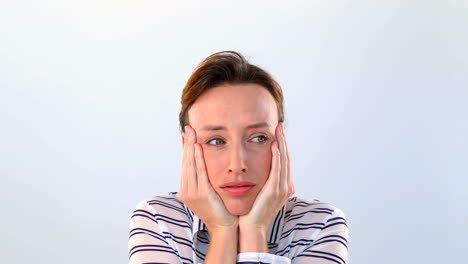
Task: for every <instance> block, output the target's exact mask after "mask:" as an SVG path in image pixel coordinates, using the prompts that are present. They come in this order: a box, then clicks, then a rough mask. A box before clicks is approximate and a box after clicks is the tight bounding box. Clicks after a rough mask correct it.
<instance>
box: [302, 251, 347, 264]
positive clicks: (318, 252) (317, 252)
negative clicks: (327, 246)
mask: <svg viewBox="0 0 468 264" xmlns="http://www.w3.org/2000/svg"><path fill="white" fill-rule="evenodd" d="M306 252H307V253H315V254H322V255H328V256H331V257H334V258H336V259H339V260H340V262H341V263H342V264H346V261H345V260H344V259H343V258H341V257H340V256H338V255H336V254H332V253H329V252H325V251H318V250H306V251H305V252H304V254H305V253H306ZM340 262H338V263H340Z"/></svg>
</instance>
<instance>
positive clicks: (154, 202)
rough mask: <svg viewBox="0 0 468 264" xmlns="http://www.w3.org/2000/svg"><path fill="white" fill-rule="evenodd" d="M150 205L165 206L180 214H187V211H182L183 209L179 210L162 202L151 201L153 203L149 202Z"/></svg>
mask: <svg viewBox="0 0 468 264" xmlns="http://www.w3.org/2000/svg"><path fill="white" fill-rule="evenodd" d="M148 204H149V205H155V204H157V205H160V206H163V207H166V208H168V209H171V210H175V211H178V212H181V213H183V214H185V211H184V210H183V209H182V208H179V207H177V206H175V205H172V204H168V203H165V202H161V201H157V200H155V201H151V202H148Z"/></svg>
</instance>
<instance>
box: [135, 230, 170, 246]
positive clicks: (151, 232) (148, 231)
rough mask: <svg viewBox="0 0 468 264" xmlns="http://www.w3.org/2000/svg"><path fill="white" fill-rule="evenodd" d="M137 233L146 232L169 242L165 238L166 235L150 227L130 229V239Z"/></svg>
mask: <svg viewBox="0 0 468 264" xmlns="http://www.w3.org/2000/svg"><path fill="white" fill-rule="evenodd" d="M135 231H142V232H135ZM137 234H146V235H149V236H152V237H154V238H157V239H159V240H161V241H163V242H164V243H166V244H168V245H169V243H167V241H166V240H165V239H164V236H163V235H161V234H158V233H156V232H154V231H151V230H148V229H145V228H134V229H132V230H131V231H130V234H129V236H128V239H130V238H131V237H132V236H134V235H137Z"/></svg>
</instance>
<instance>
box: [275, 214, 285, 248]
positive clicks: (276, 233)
mask: <svg viewBox="0 0 468 264" xmlns="http://www.w3.org/2000/svg"><path fill="white" fill-rule="evenodd" d="M283 214H284V206H283V207H282V208H281V211H280V217H279V219H280V220H279V221H278V226H277V227H276V232H274V234H275V236H274V238H273V242H276V239H277V238H278V233H279V230H280V229H279V228H280V226H279V225H280V224H281V218H282V217H283Z"/></svg>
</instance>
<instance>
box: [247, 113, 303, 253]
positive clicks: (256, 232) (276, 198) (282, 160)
mask: <svg viewBox="0 0 468 264" xmlns="http://www.w3.org/2000/svg"><path fill="white" fill-rule="evenodd" d="M275 135H276V140H275V141H274V142H273V143H272V144H271V151H272V154H273V155H272V160H271V169H270V175H269V177H268V180H267V181H266V182H265V185H264V186H263V188H262V190H261V191H260V192H259V194H258V196H257V198H256V200H255V202H254V204H253V206H252V209H251V210H250V212H249V213H248V214H246V215H243V216H240V217H239V249H240V252H268V245H267V240H266V237H267V232H268V227H269V225H270V223H271V221H272V220H273V218H274V217H275V216H276V214H277V213H278V211H279V210H280V209H281V207H283V205H284V204H285V203H286V202H287V200H288V198H289V197H290V196H291V195H293V194H294V191H295V189H294V183H293V180H292V175H291V164H290V156H289V150H288V146H287V143H286V137H285V135H284V130H283V123H282V122H280V123H279V124H278V126H277V127H276V132H275Z"/></svg>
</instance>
